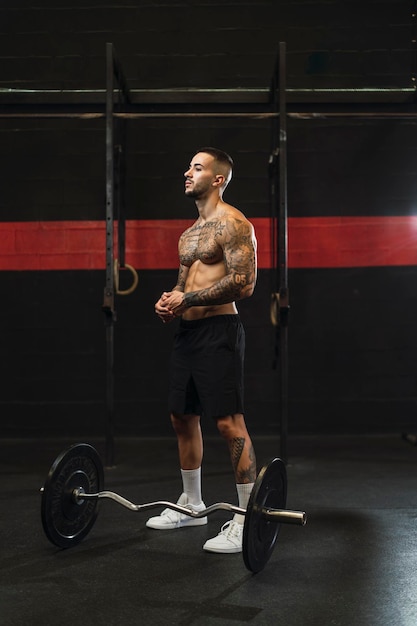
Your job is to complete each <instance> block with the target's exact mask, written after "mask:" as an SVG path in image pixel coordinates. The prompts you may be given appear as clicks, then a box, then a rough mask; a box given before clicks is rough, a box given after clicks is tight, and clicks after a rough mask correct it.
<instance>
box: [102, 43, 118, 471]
mask: <svg viewBox="0 0 417 626" xmlns="http://www.w3.org/2000/svg"><path fill="white" fill-rule="evenodd" d="M113 91H114V61H113V46H112V44H111V43H108V44H106V285H105V288H104V301H103V311H104V313H105V323H106V444H105V464H106V466H107V467H111V466H113V465H114V323H115V321H116V312H115V310H114V116H113V107H114V102H113V99H114V95H113Z"/></svg>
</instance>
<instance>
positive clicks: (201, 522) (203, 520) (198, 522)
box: [146, 517, 207, 530]
mask: <svg viewBox="0 0 417 626" xmlns="http://www.w3.org/2000/svg"><path fill="white" fill-rule="evenodd" d="M206 524H207V517H200V518H197V519H192V518H191V517H190V519H189V520H185V521H181V522H177V523H175V524H159V523H158V522H152V521H151V520H148V521H147V522H146V526H147V527H148V528H153V529H155V530H175V529H176V528H190V526H205V525H206Z"/></svg>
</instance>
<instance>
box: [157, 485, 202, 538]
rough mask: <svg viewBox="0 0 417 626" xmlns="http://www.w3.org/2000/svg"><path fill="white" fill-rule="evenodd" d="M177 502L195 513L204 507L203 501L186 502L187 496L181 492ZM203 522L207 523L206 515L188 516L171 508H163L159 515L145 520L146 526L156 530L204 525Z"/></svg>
mask: <svg viewBox="0 0 417 626" xmlns="http://www.w3.org/2000/svg"><path fill="white" fill-rule="evenodd" d="M177 504H179V505H180V506H184V507H186V508H187V509H190V510H191V511H195V512H196V513H199V512H200V511H203V510H204V509H205V508H206V505H205V504H204V502H202V503H201V504H188V497H187V496H186V494H185V493H183V494H181V496H180V498H179V500H178V502H177ZM205 524H207V517H197V518H196V517H190V516H189V515H185V514H183V513H178V512H177V511H174V510H173V509H164V510H163V511H162V513H161V515H158V516H156V517H151V518H149V519H148V521H147V522H146V526H147V527H148V528H156V530H172V529H173V528H183V527H188V526H204V525H205Z"/></svg>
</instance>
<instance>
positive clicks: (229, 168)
mask: <svg viewBox="0 0 417 626" xmlns="http://www.w3.org/2000/svg"><path fill="white" fill-rule="evenodd" d="M198 152H205V153H206V154H210V156H212V157H213V159H214V160H215V161H217V163H219V164H220V165H221V166H222V167H223V168H224V170H225V171H224V172H222V174H224V177H225V183H224V185H223V189H224V188H225V187H226V186H227V185H228V184H229V182H230V180H231V178H232V172H233V159H232V157H231V156H230V154H227V152H224V150H219V149H218V148H212V147H210V146H209V147H204V148H199V149H198V150H197V151H196V154H197V153H198Z"/></svg>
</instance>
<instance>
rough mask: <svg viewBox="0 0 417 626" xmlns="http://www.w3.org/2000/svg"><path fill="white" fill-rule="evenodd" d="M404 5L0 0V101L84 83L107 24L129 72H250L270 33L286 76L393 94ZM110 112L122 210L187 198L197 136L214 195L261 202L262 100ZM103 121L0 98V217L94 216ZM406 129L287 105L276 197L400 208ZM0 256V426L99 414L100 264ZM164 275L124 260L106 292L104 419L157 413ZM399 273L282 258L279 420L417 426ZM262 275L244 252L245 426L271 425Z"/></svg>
mask: <svg viewBox="0 0 417 626" xmlns="http://www.w3.org/2000/svg"><path fill="white" fill-rule="evenodd" d="M95 4H97V6H95ZM413 5H414V3H412V2H402V3H399V2H398V1H395V0H393V1H391V2H371V1H366V2H338V1H336V2H324V1H323V2H308V1H305V2H294V1H292V2H281V1H277V0H271V1H270V2H255V1H252V2H249V1H248V2H240V1H239V2H211V1H210V0H206V1H205V2H177V3H175V5H173V4H172V3H169V2H167V3H164V2H152V3H151V2H137V3H135V4H131V5H123V6H119V5H115V4H112V3H107V4H103V3H102V2H101V3H95V2H89V3H88V6H87V7H86V6H84V3H77V2H71V3H70V4H66V3H64V2H63V1H62V0H60V1H58V2H56V1H54V2H47V1H46V0H44V1H43V2H42V3H40V6H37V7H34V6H33V3H28V2H23V1H22V0H20V1H19V0H14V1H13V3H12V2H11V1H10V0H4V2H3V3H2V6H1V7H0V31H1V37H0V63H1V68H2V71H1V74H0V87H1V88H2V91H1V92H0V102H1V103H2V106H4V107H5V108H4V110H7V111H10V108H11V107H12V108H13V107H16V110H17V109H18V107H19V106H20V105H21V103H22V102H24V103H25V104H27V103H28V102H29V101H30V100H31V99H32V101H33V102H35V101H37V102H42V99H46V98H48V97H49V96H48V94H47V93H45V92H44V91H42V90H47V89H103V88H104V86H105V64H104V47H105V42H106V41H112V42H113V43H114V44H115V46H116V50H117V52H118V55H119V57H120V59H121V62H122V66H123V68H124V71H125V74H126V77H127V80H128V83H129V86H130V87H131V88H136V89H167V88H169V87H193V88H204V89H207V88H227V89H230V88H235V87H241V88H243V89H251V88H263V87H268V86H269V82H270V78H271V75H272V71H273V67H274V63H275V57H276V52H277V46H278V42H279V41H286V42H287V48H288V86H289V88H290V90H291V89H292V90H301V89H311V88H314V89H329V90H332V89H347V90H350V89H352V88H369V89H374V88H382V87H385V88H388V87H389V88H391V89H394V90H396V92H397V94H401V92H400V90H401V89H406V90H411V89H412V88H413V87H414V78H415V75H414V72H415V51H414V47H413V46H414V44H413V43H412V39H413V38H414V35H413V33H414V21H415V18H414V17H413V16H412V10H413ZM28 89H33V90H38V91H36V92H34V93H32V95H31V94H28V92H27V91H25V92H24V91H22V90H28ZM10 90H16V91H15V92H13V91H10ZM299 93H301V92H299ZM349 93H351V92H349ZM370 93H371V92H370ZM404 93H409V92H404ZM290 94H291V91H290V92H289V95H290ZM300 97H301V96H300ZM309 97H313V96H312V94H311V92H310V96H309V94H308V93H307V95H304V96H303V98H304V99H305V100H306V101H308V98H309ZM349 97H351V96H350V95H346V102H347V104H349V101H348V99H349ZM80 98H82V95H80ZM364 98H366V96H364ZM370 98H371V96H370ZM372 98H374V95H372ZM387 98H388V96H387ZM329 106H331V105H329ZM0 113H1V111H0ZM127 129H128V142H127V150H128V159H127V184H126V198H127V213H128V218H129V219H158V220H170V219H174V218H191V217H193V216H194V207H193V205H192V204H190V203H189V202H186V201H185V199H184V198H183V193H182V172H183V171H184V168H185V166H186V165H187V163H188V161H189V158H190V156H191V155H192V153H193V151H194V149H195V148H196V147H198V146H200V145H204V144H209V145H210V144H211V145H218V146H219V147H222V148H223V149H225V150H227V151H229V152H230V153H231V154H232V155H233V157H234V159H235V162H236V172H235V177H234V180H233V182H232V183H231V186H230V188H229V189H228V191H227V196H226V199H227V200H228V201H229V202H230V203H232V204H236V205H237V206H238V207H239V208H241V209H242V210H243V211H244V212H245V213H246V215H247V216H248V217H249V218H251V217H252V218H253V217H255V218H256V217H267V216H269V212H270V207H269V190H268V159H269V152H270V147H271V125H270V122H269V121H268V120H249V119H243V120H242V119H222V120H221V119H210V120H207V119H206V120H201V119H185V120H181V121H180V122H179V121H178V120H167V119H165V120H150V119H147V120H140V121H139V120H136V121H132V120H131V121H129V122H128V124H127ZM104 137H105V135H104V122H103V120H84V119H83V120H80V119H43V118H36V117H30V118H17V117H14V118H9V117H3V118H0V145H1V156H0V158H1V178H2V184H1V190H0V220H1V221H3V222H8V221H13V222H19V221H22V222H32V221H38V220H41V221H49V220H81V221H83V220H97V219H104V215H105V139H104ZM416 145H417V133H416V123H415V122H414V121H413V119H398V118H395V119H378V120H376V119H374V120H372V119H357V118H350V117H348V116H347V117H342V118H337V119H333V118H328V119H309V120H300V119H293V118H291V119H289V121H288V151H289V154H288V185H289V189H288V201H289V215H290V217H300V218H303V217H311V216H315V217H316V216H402V215H413V214H414V215H415V214H416V204H415V198H416V196H417V194H416V192H417V189H416V182H415V181H416V179H415V171H416V165H417V154H416ZM290 246H291V241H290ZM0 256H1V253H0ZM4 267H5V269H3V271H1V273H0V290H1V293H2V296H3V298H2V301H3V304H2V307H1V313H0V316H1V321H2V329H3V332H2V336H1V340H0V345H1V354H2V359H1V368H2V372H1V374H2V375H1V380H2V393H1V398H0V405H1V419H0V433H1V434H3V435H16V434H28V435H39V434H42V435H49V434H50V435H52V434H54V435H55V434H63V435H72V434H74V433H76V434H80V435H88V434H100V433H102V432H104V419H105V329H104V318H103V313H102V311H101V303H102V293H103V287H104V271H103V272H101V271H93V270H91V271H88V270H84V271H75V270H67V271H53V270H48V271H44V272H40V271H34V270H33V271H8V270H7V268H6V266H4ZM103 268H104V249H103ZM175 277H176V273H175V271H172V270H158V269H153V270H152V269H151V270H147V271H141V272H140V283H139V287H138V289H137V291H136V292H135V293H134V294H133V295H132V296H130V297H128V298H119V299H118V301H117V310H118V322H117V325H116V399H117V402H116V409H117V411H116V412H117V428H116V433H117V434H139V435H155V434H160V433H168V434H169V433H170V432H171V431H170V426H169V424H168V420H167V412H166V401H165V397H166V385H167V366H166V362H167V358H168V355H169V350H170V343H171V339H172V334H173V332H174V327H173V326H171V327H165V326H162V325H161V324H160V322H159V321H158V320H157V319H156V318H155V316H154V313H153V304H154V302H155V300H156V299H157V298H158V297H159V294H160V292H161V291H162V290H163V289H167V288H169V287H170V286H172V285H173V284H174V282H175ZM416 279H417V268H416V267H415V266H408V267H406V266H404V267H402V266H399V267H395V266H388V265H387V266H382V267H359V268H343V267H330V268H325V269H317V268H316V267H314V266H312V267H308V268H302V269H301V268H300V269H290V273H289V281H290V292H291V315H290V327H289V336H290V344H289V345H290V431H292V432H335V431H336V432H358V431H359V432H364V431H374V432H384V431H401V430H408V429H414V428H417V424H416V417H415V414H416V395H417V364H416V360H415V350H416V347H417V331H416V326H415V319H416V318H417V288H416V285H417V280H416ZM274 290H275V287H274V285H273V276H272V272H270V271H269V270H267V269H264V270H261V271H260V275H259V282H258V286H257V290H256V293H255V295H254V296H253V298H251V299H250V300H248V301H245V302H243V303H241V306H240V311H241V315H242V318H243V320H244V322H245V326H246V330H247V345H248V348H247V366H246V383H247V392H246V394H247V417H248V421H249V424H250V427H251V429H252V430H253V431H254V432H255V433H259V434H261V433H277V432H278V430H279V397H278V372H277V371H276V370H274V369H273V368H272V363H273V359H274V329H273V328H272V327H271V324H270V321H269V299H270V293H271V291H274ZM207 428H211V426H207Z"/></svg>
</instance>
